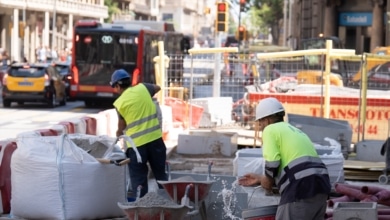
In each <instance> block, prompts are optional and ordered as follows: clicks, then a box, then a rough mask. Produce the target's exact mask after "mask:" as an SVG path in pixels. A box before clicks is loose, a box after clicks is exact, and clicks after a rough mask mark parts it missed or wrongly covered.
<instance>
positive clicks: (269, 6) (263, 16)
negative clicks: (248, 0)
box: [252, 0, 285, 45]
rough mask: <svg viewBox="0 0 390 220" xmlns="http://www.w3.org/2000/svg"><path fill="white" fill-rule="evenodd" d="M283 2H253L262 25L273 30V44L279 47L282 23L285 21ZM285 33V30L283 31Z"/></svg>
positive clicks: (258, 0) (265, 0)
mask: <svg viewBox="0 0 390 220" xmlns="http://www.w3.org/2000/svg"><path fill="white" fill-rule="evenodd" d="M283 3H284V2H283V0H252V4H253V7H254V8H255V9H258V10H259V11H258V12H257V13H256V15H257V16H259V17H260V20H261V21H262V23H264V24H265V25H266V26H268V27H269V28H271V36H272V43H273V44H275V45H277V44H278V42H279V37H280V21H281V20H282V19H283ZM283 31H285V30H283Z"/></svg>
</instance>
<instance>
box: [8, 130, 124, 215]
mask: <svg viewBox="0 0 390 220" xmlns="http://www.w3.org/2000/svg"><path fill="white" fill-rule="evenodd" d="M86 137H88V136H86ZM95 137H96V136H95ZM90 138H91V139H93V138H92V137H90ZM17 146H18V148H17V150H15V152H14V153H13V157H12V160H11V173H12V175H11V183H12V191H11V192H12V194H11V197H12V198H11V213H12V215H13V216H15V217H21V218H26V219H66V220H68V219H101V218H113V217H119V216H123V211H122V210H121V209H120V208H119V207H118V205H117V203H118V202H125V201H126V198H127V196H126V166H121V167H119V166H115V165H113V164H100V163H99V162H98V161H97V160H96V159H95V158H94V157H93V156H91V155H90V154H88V153H87V152H86V151H85V150H83V149H81V148H79V147H77V146H76V145H75V144H74V143H73V142H72V141H71V140H70V139H69V136H66V135H63V136H48V137H25V138H18V139H17ZM117 156H118V153H116V157H117ZM123 157H124V154H123Z"/></svg>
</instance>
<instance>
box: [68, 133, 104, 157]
mask: <svg viewBox="0 0 390 220" xmlns="http://www.w3.org/2000/svg"><path fill="white" fill-rule="evenodd" d="M71 140H72V141H73V142H74V143H75V144H76V145H77V146H78V147H80V148H81V149H83V150H85V151H87V152H88V151H90V152H89V154H90V155H92V156H93V157H95V158H102V157H103V155H104V153H105V152H106V151H107V149H108V147H109V146H106V145H105V144H104V143H102V142H100V141H98V140H95V141H93V140H91V139H87V138H86V139H83V138H72V139H71Z"/></svg>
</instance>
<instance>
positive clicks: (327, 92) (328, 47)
mask: <svg viewBox="0 0 390 220" xmlns="http://www.w3.org/2000/svg"><path fill="white" fill-rule="evenodd" d="M332 47H333V41H331V40H327V41H326V57H325V100H324V101H325V102H324V106H325V109H324V110H325V111H324V116H325V118H329V115H330V64H331V63H330V51H331V49H332Z"/></svg>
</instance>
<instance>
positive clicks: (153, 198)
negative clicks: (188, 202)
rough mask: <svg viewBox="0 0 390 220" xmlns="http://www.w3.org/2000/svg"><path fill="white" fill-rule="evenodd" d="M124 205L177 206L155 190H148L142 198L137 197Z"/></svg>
mask: <svg viewBox="0 0 390 220" xmlns="http://www.w3.org/2000/svg"><path fill="white" fill-rule="evenodd" d="M126 205H128V206H139V207H160V206H174V207H177V206H179V205H178V204H176V203H175V202H173V201H172V200H169V199H166V198H164V197H162V196H160V195H158V194H157V193H156V192H148V193H146V194H145V196H143V197H142V198H139V199H137V200H136V201H135V202H128V203H127V204H126Z"/></svg>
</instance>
